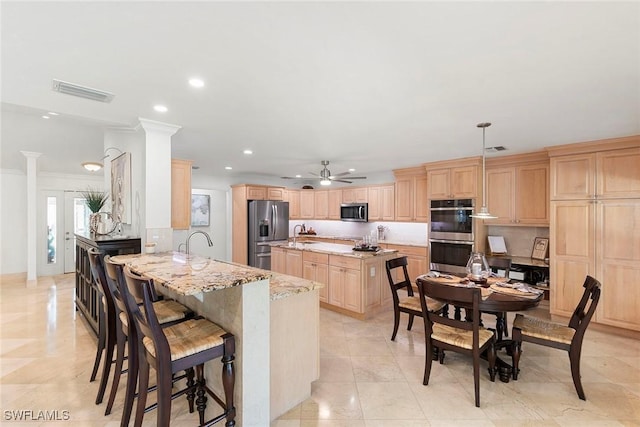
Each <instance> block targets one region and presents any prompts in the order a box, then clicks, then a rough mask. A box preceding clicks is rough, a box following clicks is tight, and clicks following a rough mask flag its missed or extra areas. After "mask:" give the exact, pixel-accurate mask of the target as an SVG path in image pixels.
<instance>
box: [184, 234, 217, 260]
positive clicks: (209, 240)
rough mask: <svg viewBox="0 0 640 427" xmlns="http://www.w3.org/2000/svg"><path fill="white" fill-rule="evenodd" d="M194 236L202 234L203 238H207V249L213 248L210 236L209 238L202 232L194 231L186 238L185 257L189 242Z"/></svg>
mask: <svg viewBox="0 0 640 427" xmlns="http://www.w3.org/2000/svg"><path fill="white" fill-rule="evenodd" d="M194 234H204V237H206V238H207V244H208V245H209V247H211V246H213V242H212V241H211V236H209V235H208V234H207V233H205V232H204V231H201V230H198V231H194V232H193V233H191V234H189V237H187V242H186V247H187V249H186V250H187V252H186V253H187V255H189V241H190V240H191V238H192V237H193V235H194Z"/></svg>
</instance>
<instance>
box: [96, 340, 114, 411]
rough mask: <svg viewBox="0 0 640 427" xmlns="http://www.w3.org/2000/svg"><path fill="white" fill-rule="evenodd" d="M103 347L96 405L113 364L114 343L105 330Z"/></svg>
mask: <svg viewBox="0 0 640 427" xmlns="http://www.w3.org/2000/svg"><path fill="white" fill-rule="evenodd" d="M105 346H106V347H105V354H104V365H103V368H102V378H100V387H98V395H97V396H96V405H97V404H100V403H102V399H103V398H104V392H105V391H106V389H107V382H108V381H109V373H110V372H111V365H112V364H113V348H114V347H115V342H114V339H113V334H112V333H111V332H110V331H109V330H107V333H106V343H105Z"/></svg>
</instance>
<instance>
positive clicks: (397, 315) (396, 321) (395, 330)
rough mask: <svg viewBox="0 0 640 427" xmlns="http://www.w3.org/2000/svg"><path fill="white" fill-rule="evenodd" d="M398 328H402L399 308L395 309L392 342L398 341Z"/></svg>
mask: <svg viewBox="0 0 640 427" xmlns="http://www.w3.org/2000/svg"><path fill="white" fill-rule="evenodd" d="M398 326H400V310H399V309H398V307H394V309H393V334H391V341H395V340H396V334H397V333H398Z"/></svg>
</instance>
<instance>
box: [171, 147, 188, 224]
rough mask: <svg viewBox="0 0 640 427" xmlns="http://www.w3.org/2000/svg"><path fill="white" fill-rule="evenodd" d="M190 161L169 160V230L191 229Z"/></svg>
mask: <svg viewBox="0 0 640 427" xmlns="http://www.w3.org/2000/svg"><path fill="white" fill-rule="evenodd" d="M191 164H192V162H191V160H178V159H171V228H173V229H174V230H188V229H189V227H191Z"/></svg>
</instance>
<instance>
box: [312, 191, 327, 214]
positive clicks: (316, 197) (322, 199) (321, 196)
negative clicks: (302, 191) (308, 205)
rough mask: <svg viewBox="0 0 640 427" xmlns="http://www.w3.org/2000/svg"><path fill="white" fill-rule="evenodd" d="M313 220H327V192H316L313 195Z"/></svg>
mask: <svg viewBox="0 0 640 427" xmlns="http://www.w3.org/2000/svg"><path fill="white" fill-rule="evenodd" d="M313 210H314V215H313V218H314V219H328V218H329V192H328V191H327V190H316V191H315V192H314V193H313Z"/></svg>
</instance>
